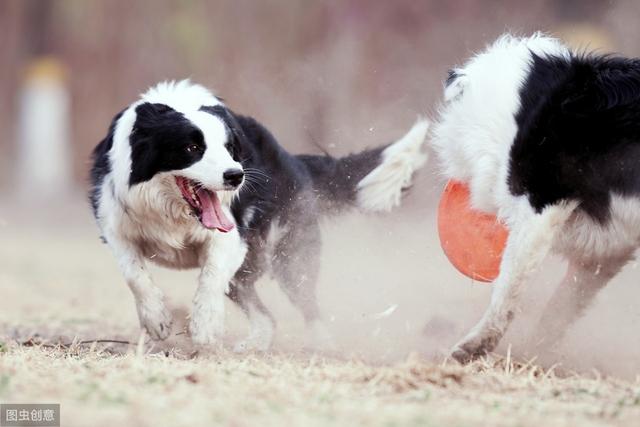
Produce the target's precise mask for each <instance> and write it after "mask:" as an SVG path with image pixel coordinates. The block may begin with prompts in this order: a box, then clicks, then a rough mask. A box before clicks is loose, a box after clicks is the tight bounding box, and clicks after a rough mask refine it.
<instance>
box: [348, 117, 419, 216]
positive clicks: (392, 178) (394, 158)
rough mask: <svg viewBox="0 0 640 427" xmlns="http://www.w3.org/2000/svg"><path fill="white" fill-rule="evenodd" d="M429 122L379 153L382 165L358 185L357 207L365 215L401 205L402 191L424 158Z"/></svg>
mask: <svg viewBox="0 0 640 427" xmlns="http://www.w3.org/2000/svg"><path fill="white" fill-rule="evenodd" d="M428 129H429V122H428V121H427V120H424V119H421V120H418V121H417V122H416V124H414V125H413V127H412V128H411V130H409V132H408V133H407V134H406V135H405V136H403V137H402V138H401V139H400V140H398V141H396V142H394V143H393V144H392V145H390V146H389V147H387V148H386V149H385V150H384V151H383V152H382V162H381V163H380V165H379V166H378V167H377V168H375V169H374V170H372V171H371V172H370V173H369V174H368V175H367V176H365V177H364V178H363V179H362V181H360V182H359V183H358V187H357V189H358V195H357V200H358V206H359V207H360V208H362V209H364V210H366V211H374V212H375V211H383V212H388V211H390V210H391V209H393V208H394V207H396V206H398V205H399V204H400V198H401V196H402V190H403V189H404V188H406V187H408V186H409V185H410V184H411V177H412V176H413V173H414V172H415V171H416V169H418V168H419V167H420V166H422V165H423V164H424V163H425V162H426V160H427V156H426V154H424V153H423V152H422V151H421V147H422V144H423V143H424V141H425V138H426V136H427V130H428Z"/></svg>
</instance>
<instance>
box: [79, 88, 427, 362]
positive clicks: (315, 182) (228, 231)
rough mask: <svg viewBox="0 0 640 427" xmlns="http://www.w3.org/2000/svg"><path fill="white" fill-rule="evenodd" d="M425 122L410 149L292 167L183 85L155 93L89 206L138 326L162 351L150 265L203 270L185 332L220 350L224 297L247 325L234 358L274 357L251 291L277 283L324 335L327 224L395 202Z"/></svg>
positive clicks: (109, 154) (120, 121)
mask: <svg viewBox="0 0 640 427" xmlns="http://www.w3.org/2000/svg"><path fill="white" fill-rule="evenodd" d="M426 132H427V122H426V121H423V120H421V121H418V122H417V123H416V125H415V126H414V127H413V128H412V129H411V130H410V131H409V133H407V134H406V135H405V136H404V137H403V138H402V139H400V140H398V141H397V142H395V143H393V144H391V145H388V146H385V147H379V148H374V149H371V150H367V151H364V152H361V153H358V154H353V155H349V156H346V157H343V158H339V159H336V158H333V157H330V156H315V155H298V156H295V155H291V154H289V153H288V152H287V151H285V150H284V149H283V148H282V147H281V146H280V145H278V143H277V142H276V140H275V138H274V137H273V136H272V135H271V134H270V133H269V131H268V130H266V129H265V128H264V127H263V126H262V125H261V124H259V123H258V122H257V121H255V120H254V119H252V118H250V117H246V116H242V115H238V114H235V113H234V112H233V111H231V110H230V109H229V108H228V107H227V106H226V105H225V104H224V103H223V102H222V101H221V100H220V99H219V98H217V97H216V96H214V95H213V94H211V93H210V92H209V91H208V90H207V89H205V88H204V87H202V86H199V85H196V84H192V83H190V82H189V81H187V80H184V81H180V82H165V83H160V84H158V85H157V86H156V87H154V88H152V89H150V90H149V91H148V92H146V93H145V94H143V95H142V96H141V98H140V99H139V100H138V101H137V102H135V103H133V104H131V105H130V106H129V107H127V108H126V109H125V110H123V111H122V112H120V113H119V114H118V115H117V116H116V117H115V118H114V119H113V122H112V123H111V126H110V129H109V132H108V135H107V136H106V138H105V139H104V140H103V141H102V142H100V144H99V145H98V146H97V147H96V148H95V150H94V153H93V161H94V164H93V169H92V171H91V179H92V189H91V193H90V199H91V202H92V207H93V212H94V215H95V217H96V219H97V223H98V226H99V228H100V230H101V233H102V237H103V239H104V240H105V241H106V242H107V243H108V245H109V246H110V247H111V249H112V251H113V253H114V254H115V256H116V258H117V260H118V263H119V267H120V269H121V270H122V274H123V275H124V278H125V280H126V282H127V284H128V285H129V287H130V288H131V291H132V292H133V296H134V298H135V302H136V307H137V310H138V316H139V319H140V323H141V325H142V327H143V328H144V329H146V330H147V331H148V333H149V334H150V336H151V337H152V338H154V339H166V338H167V337H168V336H169V334H170V331H171V323H172V320H171V315H170V313H169V311H168V310H167V308H166V307H165V304H164V298H163V294H162V292H161V291H160V289H158V288H157V287H156V286H155V285H154V284H153V281H152V279H151V276H150V274H149V271H148V270H147V267H146V261H148V260H150V261H152V262H155V263H157V264H160V265H162V266H166V267H170V268H176V269H184V268H199V269H200V276H199V280H198V288H197V290H196V293H195V297H194V299H193V313H192V315H191V320H190V324H189V331H190V333H191V337H192V340H193V342H194V343H196V344H198V345H211V344H216V343H219V342H220V339H221V337H222V334H223V332H224V297H225V294H226V295H227V296H228V297H229V298H230V299H231V300H233V301H234V302H235V303H237V304H238V305H239V306H240V307H241V308H242V310H243V311H244V312H245V313H246V314H247V315H248V317H249V321H250V332H249V335H248V337H247V338H246V339H245V340H243V341H241V342H240V343H238V344H237V345H236V350H237V351H243V350H251V349H253V350H266V349H267V348H268V347H269V346H270V344H271V341H272V337H273V334H274V321H273V317H272V316H271V314H270V313H269V311H268V310H267V308H266V307H265V306H264V305H263V303H262V302H261V301H260V299H259V298H258V295H257V293H256V290H255V287H254V284H255V282H256V280H257V279H258V278H260V276H262V275H263V274H265V273H266V272H268V271H270V272H271V274H272V275H273V276H274V277H275V278H276V279H277V280H278V282H279V284H280V286H281V287H282V289H283V291H284V292H285V293H286V294H287V296H288V297H289V299H290V300H291V302H292V303H293V304H294V305H296V306H297V308H299V309H300V310H301V311H302V314H303V316H304V319H305V321H306V322H307V324H308V325H309V327H312V328H314V329H315V330H321V329H322V328H321V323H319V321H320V313H319V310H318V305H317V302H316V299H315V294H314V287H315V282H316V280H317V276H318V268H319V259H318V257H319V253H320V228H319V220H320V218H321V217H323V216H324V215H327V214H331V213H334V212H337V211H339V210H340V209H341V208H344V207H349V206H354V207H359V208H360V209H361V210H363V211H368V212H374V211H388V210H390V209H391V208H393V207H395V206H396V205H398V204H399V202H400V197H401V192H402V190H403V189H405V188H406V187H408V185H409V184H410V180H411V177H412V175H413V172H414V171H415V170H416V169H417V168H419V167H420V166H421V165H422V164H423V163H424V161H425V156H424V154H422V153H421V146H422V144H423V143H424V140H425V136H426Z"/></svg>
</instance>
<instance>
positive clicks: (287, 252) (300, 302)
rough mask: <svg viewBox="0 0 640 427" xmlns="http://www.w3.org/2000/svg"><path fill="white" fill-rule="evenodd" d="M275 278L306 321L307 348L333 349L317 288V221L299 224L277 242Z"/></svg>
mask: <svg viewBox="0 0 640 427" xmlns="http://www.w3.org/2000/svg"><path fill="white" fill-rule="evenodd" d="M275 254H276V257H275V259H274V260H273V275H274V277H275V278H276V280H277V281H278V283H279V284H280V287H281V288H282V290H283V291H284V293H285V294H286V295H287V297H289V300H290V301H291V303H292V304H293V305H294V306H296V307H297V308H298V309H299V310H300V311H301V312H302V316H303V317H304V320H305V324H306V328H307V331H308V334H307V339H306V340H305V341H306V343H305V344H306V345H308V346H309V347H312V348H319V349H320V348H332V347H333V340H332V338H331V336H330V334H329V333H328V331H327V329H326V326H325V324H324V322H323V321H322V318H321V316H320V309H319V307H318V299H317V296H316V284H317V281H318V275H319V271H320V259H319V254H320V227H319V226H318V224H317V222H315V221H311V220H310V221H305V223H304V224H296V225H294V226H293V228H292V229H291V230H289V232H287V233H286V234H285V235H284V236H283V237H282V239H281V240H280V241H279V242H278V244H277V245H276V249H275Z"/></svg>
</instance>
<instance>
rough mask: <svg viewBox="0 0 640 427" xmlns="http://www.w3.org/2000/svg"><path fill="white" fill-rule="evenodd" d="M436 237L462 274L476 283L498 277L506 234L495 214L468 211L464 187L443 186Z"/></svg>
mask: <svg viewBox="0 0 640 427" xmlns="http://www.w3.org/2000/svg"><path fill="white" fill-rule="evenodd" d="M438 234H439V236H440V245H441V246H442V249H443V250H444V253H445V255H446V256H447V258H449V261H450V262H451V264H453V266H454V267H455V268H456V269H458V271H460V272H461V273H462V274H464V275H465V276H467V277H470V278H471V279H473V280H477V281H479V282H491V281H493V280H494V279H495V278H496V277H498V273H499V272H500V261H501V260H502V253H503V252H504V247H505V245H506V243H507V237H508V235H509V231H508V230H507V228H506V227H505V226H504V225H503V224H502V223H500V221H498V218H497V217H496V216H495V215H490V214H486V213H484V212H480V211H477V210H474V209H472V208H471V201H470V193H469V187H468V186H467V185H466V184H464V183H462V182H458V181H449V182H448V183H447V186H446V187H445V189H444V192H443V193H442V197H441V199H440V205H439V206H438Z"/></svg>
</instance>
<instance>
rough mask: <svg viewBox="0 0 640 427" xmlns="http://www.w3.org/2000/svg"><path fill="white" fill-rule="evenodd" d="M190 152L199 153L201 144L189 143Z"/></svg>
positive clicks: (188, 149)
mask: <svg viewBox="0 0 640 427" xmlns="http://www.w3.org/2000/svg"><path fill="white" fill-rule="evenodd" d="M186 150H187V152H188V153H198V152H199V151H200V146H199V145H198V144H189V145H187V148H186Z"/></svg>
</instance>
